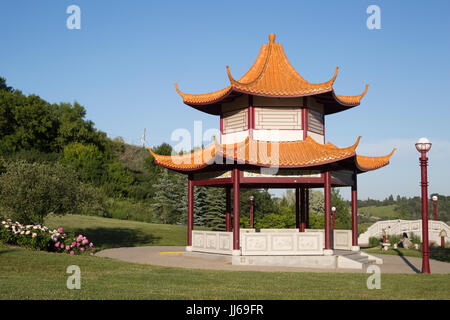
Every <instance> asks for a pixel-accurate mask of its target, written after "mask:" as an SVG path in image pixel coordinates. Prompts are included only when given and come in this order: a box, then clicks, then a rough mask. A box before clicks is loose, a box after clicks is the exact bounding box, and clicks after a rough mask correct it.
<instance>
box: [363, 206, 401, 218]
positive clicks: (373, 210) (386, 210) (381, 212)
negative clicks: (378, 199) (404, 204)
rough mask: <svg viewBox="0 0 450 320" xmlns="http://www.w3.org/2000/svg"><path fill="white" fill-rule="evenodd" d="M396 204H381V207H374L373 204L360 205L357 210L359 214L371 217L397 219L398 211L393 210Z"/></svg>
mask: <svg viewBox="0 0 450 320" xmlns="http://www.w3.org/2000/svg"><path fill="white" fill-rule="evenodd" d="M396 207H397V206H396V205H390V206H381V207H375V206H369V207H362V208H358V211H359V213H360V214H364V215H366V216H367V215H368V216H372V217H380V218H387V219H391V220H392V219H398V217H399V213H398V212H397V211H395V208H396Z"/></svg>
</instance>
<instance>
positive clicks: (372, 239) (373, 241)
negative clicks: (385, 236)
mask: <svg viewBox="0 0 450 320" xmlns="http://www.w3.org/2000/svg"><path fill="white" fill-rule="evenodd" d="M380 243H381V239H378V238H376V237H370V238H369V247H371V248H372V247H377V246H379V245H380Z"/></svg>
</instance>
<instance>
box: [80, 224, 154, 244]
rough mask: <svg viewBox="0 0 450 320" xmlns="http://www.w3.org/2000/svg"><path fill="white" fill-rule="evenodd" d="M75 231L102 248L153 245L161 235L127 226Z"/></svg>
mask: <svg viewBox="0 0 450 320" xmlns="http://www.w3.org/2000/svg"><path fill="white" fill-rule="evenodd" d="M77 232H79V233H81V234H82V235H83V236H86V237H87V238H88V239H89V241H92V242H93V243H94V245H95V247H96V248H102V249H106V248H118V247H135V246H140V245H154V244H157V243H158V241H160V240H161V237H157V236H154V235H152V234H149V233H144V232H142V231H140V230H135V229H127V228H102V227H99V228H86V229H78V230H77Z"/></svg>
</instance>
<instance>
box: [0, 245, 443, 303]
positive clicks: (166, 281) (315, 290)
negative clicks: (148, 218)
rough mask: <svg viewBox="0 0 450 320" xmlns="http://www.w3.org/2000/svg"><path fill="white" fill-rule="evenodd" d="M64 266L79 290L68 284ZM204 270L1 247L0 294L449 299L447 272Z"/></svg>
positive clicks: (38, 296) (31, 296) (14, 296)
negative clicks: (373, 282)
mask: <svg viewBox="0 0 450 320" xmlns="http://www.w3.org/2000/svg"><path fill="white" fill-rule="evenodd" d="M69 265H78V266H79V267H80V268H81V290H68V289H67V288H66V281H67V277H68V276H69V275H68V274H66V273H65V271H66V268H67V267H68V266H69ZM368 276H369V275H368V274H357V273H355V274H351V273H349V274H347V273H282V272H253V271H212V270H211V271H209V270H187V269H179V268H166V267H155V266H149V265H141V264H134V263H127V262H120V261H115V260H111V259H107V258H100V257H95V256H94V257H89V256H70V255H67V254H58V253H47V252H39V251H31V250H26V249H22V248H9V247H5V246H1V245H0V299H201V300H202V299H345V300H347V299H450V291H449V290H448V288H449V286H450V277H449V276H448V275H437V274H431V275H422V274H417V275H398V274H396V275H394V274H383V275H382V277H381V289H380V290H368V289H367V287H366V281H367V278H368Z"/></svg>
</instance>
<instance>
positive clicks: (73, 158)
mask: <svg viewBox="0 0 450 320" xmlns="http://www.w3.org/2000/svg"><path fill="white" fill-rule="evenodd" d="M61 163H62V164H64V165H66V166H71V167H73V168H74V169H76V170H77V172H79V173H80V177H81V179H82V180H83V181H84V182H89V183H94V184H96V185H99V184H101V182H102V179H104V177H103V172H104V166H105V158H104V154H103V153H102V152H101V151H100V150H99V149H98V147H97V146H95V145H93V144H88V145H84V144H81V143H79V142H73V143H70V144H68V145H66V146H65V147H64V151H63V156H62V159H61Z"/></svg>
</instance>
